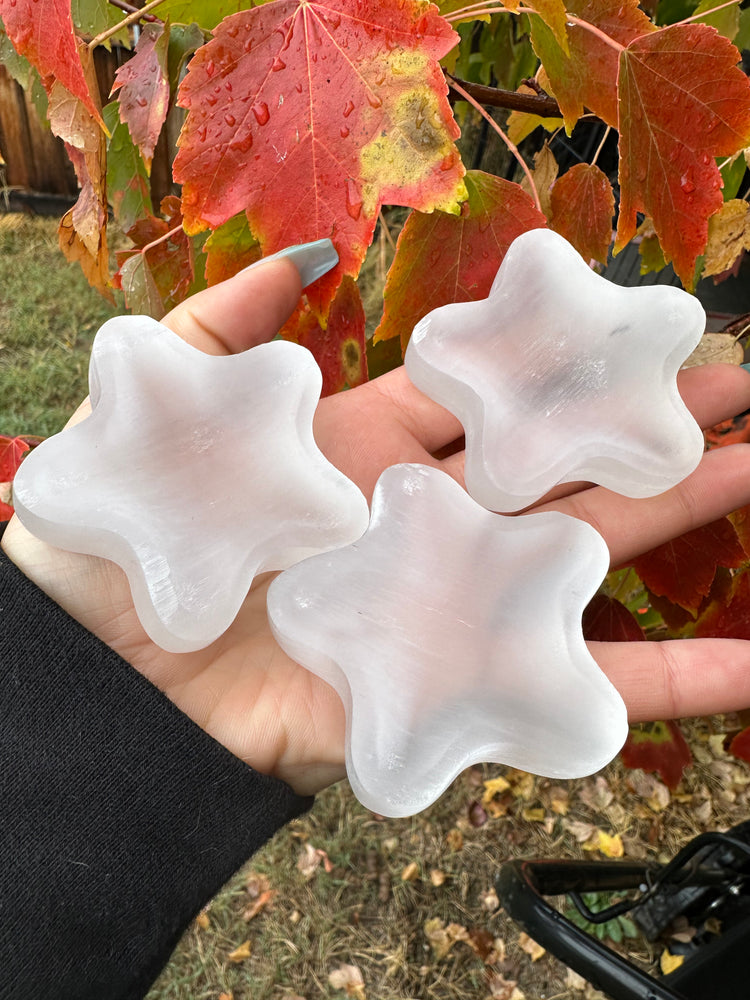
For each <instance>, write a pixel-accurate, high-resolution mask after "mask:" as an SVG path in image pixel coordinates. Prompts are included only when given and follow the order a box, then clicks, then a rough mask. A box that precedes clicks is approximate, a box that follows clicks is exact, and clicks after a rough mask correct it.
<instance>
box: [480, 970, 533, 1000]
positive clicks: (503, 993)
mask: <svg viewBox="0 0 750 1000" xmlns="http://www.w3.org/2000/svg"><path fill="white" fill-rule="evenodd" d="M487 986H488V987H489V991H490V993H489V997H488V1000H524V998H525V994H524V993H522V992H521V991H520V990H519V988H518V986H517V985H516V981H515V979H506V978H505V976H501V975H500V973H499V972H493V973H492V975H491V976H490V978H489V979H488V981H487Z"/></svg>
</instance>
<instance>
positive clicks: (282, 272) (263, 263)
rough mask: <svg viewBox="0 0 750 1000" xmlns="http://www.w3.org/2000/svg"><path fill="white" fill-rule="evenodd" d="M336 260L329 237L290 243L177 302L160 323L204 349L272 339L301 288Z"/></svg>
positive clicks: (229, 349) (222, 350) (228, 349)
mask: <svg viewBox="0 0 750 1000" xmlns="http://www.w3.org/2000/svg"><path fill="white" fill-rule="evenodd" d="M337 263H338V254H337V253H336V250H335V249H334V246H333V243H332V242H331V241H330V240H328V239H326V240H316V241H315V242H313V243H303V244H300V245H299V246H293V247H288V248H287V249H286V250H282V251H280V252H279V253H277V254H274V255H273V256H272V257H266V258H264V259H263V260H260V261H258V262H257V263H255V264H251V265H250V267H248V268H245V270H244V271H240V272H239V274H236V275H235V276H234V277H233V278H229V279H228V280H227V281H222V282H221V283H220V284H218V285H213V286H212V287H211V288H207V289H205V290H204V291H202V292H198V293H197V294H196V295H193V296H191V297H190V298H189V299H186V300H185V301H184V302H181V303H180V304H179V305H178V306H176V307H175V308H174V309H173V310H172V311H171V312H169V313H167V315H166V316H165V317H164V318H163V319H162V321H161V322H162V323H163V324H164V325H165V326H167V327H169V329H170V330H172V331H174V333H176V334H178V336H180V337H182V339H183V340H186V341H187V342H188V343H189V344H192V346H193V347H197V348H198V349H199V350H201V351H205V352H206V353H207V354H237V353H239V352H240V351H246V350H248V348H250V347H255V345H256V344H262V343H265V342H266V341H268V340H272V339H273V338H274V337H275V336H276V334H277V333H278V331H279V329H280V328H281V327H282V326H283V325H284V323H285V322H286V321H287V320H288V319H289V317H290V316H291V314H292V312H293V311H294V307H295V306H296V304H297V302H298V301H299V297H300V294H301V292H302V289H303V288H305V287H306V286H307V285H310V284H312V282H313V281H317V279H318V278H320V277H322V275H324V274H326V273H327V272H328V271H330V270H331V269H332V268H333V267H335V266H336V264H337Z"/></svg>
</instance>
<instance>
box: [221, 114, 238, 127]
mask: <svg viewBox="0 0 750 1000" xmlns="http://www.w3.org/2000/svg"><path fill="white" fill-rule="evenodd" d="M224 121H225V122H226V123H227V125H228V126H229V127H230V128H231V127H232V126H233V125H234V124H235V122H236V121H237V119H236V118H235V117H234V115H224Z"/></svg>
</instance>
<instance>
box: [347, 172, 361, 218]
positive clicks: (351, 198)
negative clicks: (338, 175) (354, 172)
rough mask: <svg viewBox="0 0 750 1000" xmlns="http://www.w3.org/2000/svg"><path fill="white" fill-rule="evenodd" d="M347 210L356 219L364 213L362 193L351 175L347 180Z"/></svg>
mask: <svg viewBox="0 0 750 1000" xmlns="http://www.w3.org/2000/svg"><path fill="white" fill-rule="evenodd" d="M346 211H347V212H348V213H349V217H350V218H352V219H354V220H355V221H356V220H357V219H358V218H359V217H360V215H361V214H362V194H361V192H360V190H359V188H358V187H357V185H356V184H355V182H354V181H353V180H352V179H351V177H350V178H349V180H348V181H347V182H346Z"/></svg>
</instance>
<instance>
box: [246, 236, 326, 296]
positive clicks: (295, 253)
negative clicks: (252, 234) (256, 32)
mask: <svg viewBox="0 0 750 1000" xmlns="http://www.w3.org/2000/svg"><path fill="white" fill-rule="evenodd" d="M282 257H286V258H288V259H289V260H290V261H291V262H292V263H293V264H294V266H295V267H296V268H297V270H298V271H299V276H300V279H301V281H302V287H303V288H307V286H308V285H311V284H312V283H313V281H317V280H318V278H322V277H323V275H324V274H327V273H328V272H329V271H330V270H331V269H332V268H334V267H335V266H336V265H337V264H338V262H339V255H338V254H337V253H336V248H335V247H334V245H333V243H332V242H331V241H330V240H328V239H326V240H314V241H313V242H312V243H299V244H298V245H297V246H293V247H287V248H286V249H285V250H279V252H278V253H274V254H271V256H270V257H263V259H262V260H256V262H255V263H254V264H251V265H250V266H249V267H245V268H243V270H242V271H241V272H240V274H244V273H245V271H252V269H253V268H254V267H260V265H261V264H266V263H268V261H269V260H280V259H281V258H282Z"/></svg>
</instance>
